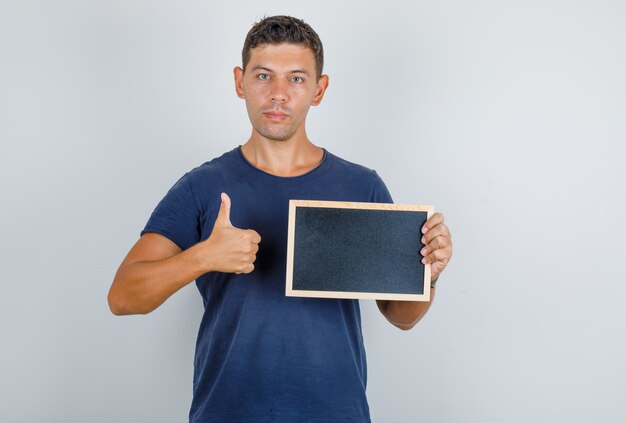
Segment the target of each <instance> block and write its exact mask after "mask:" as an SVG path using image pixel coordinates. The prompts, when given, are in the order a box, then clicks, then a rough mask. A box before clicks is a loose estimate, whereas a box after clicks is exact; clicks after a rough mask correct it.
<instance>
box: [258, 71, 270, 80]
mask: <svg viewBox="0 0 626 423" xmlns="http://www.w3.org/2000/svg"><path fill="white" fill-rule="evenodd" d="M258 78H259V79H261V80H263V81H267V80H268V79H270V76H269V75H268V74H266V73H260V74H259V76H258Z"/></svg>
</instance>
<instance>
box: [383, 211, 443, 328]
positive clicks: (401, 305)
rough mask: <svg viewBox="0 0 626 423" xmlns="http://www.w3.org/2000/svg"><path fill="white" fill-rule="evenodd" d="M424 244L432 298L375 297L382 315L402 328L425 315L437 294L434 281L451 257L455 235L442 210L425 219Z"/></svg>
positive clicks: (423, 251) (423, 254)
mask: <svg viewBox="0 0 626 423" xmlns="http://www.w3.org/2000/svg"><path fill="white" fill-rule="evenodd" d="M422 244H424V245H425V247H424V248H422V250H421V251H420V254H421V255H422V256H423V258H422V263H423V264H430V272H431V273H430V274H431V282H430V286H431V288H430V301H390V300H376V305H378V309H379V310H380V312H381V313H382V314H383V316H385V318H386V319H387V320H388V321H389V322H390V323H391V324H392V325H394V326H396V327H398V328H400V329H402V330H409V329H412V328H413V327H414V326H415V325H416V324H417V322H419V321H420V319H421V318H422V317H424V315H425V314H426V312H427V311H428V309H429V308H430V305H431V304H432V302H433V299H434V297H435V282H436V281H437V279H438V278H439V275H440V274H441V272H442V271H443V270H444V269H445V268H446V265H447V264H448V262H449V261H450V257H452V239H451V236H450V230H449V229H448V227H447V226H446V225H445V223H444V219H443V214H441V213H435V214H434V215H432V216H431V217H430V219H428V220H427V221H426V223H425V224H424V226H423V227H422Z"/></svg>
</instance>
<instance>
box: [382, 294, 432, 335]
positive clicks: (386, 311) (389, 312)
mask: <svg viewBox="0 0 626 423" xmlns="http://www.w3.org/2000/svg"><path fill="white" fill-rule="evenodd" d="M434 298H435V288H430V301H389V300H388V301H381V300H378V301H377V304H378V308H379V309H380V311H381V312H382V314H383V315H384V316H385V318H386V319H387V320H388V321H389V323H391V324H392V325H394V326H396V327H398V328H400V329H402V330H409V329H411V328H413V326H415V325H416V324H417V322H419V321H420V320H421V319H422V317H424V315H426V313H427V312H428V309H429V308H430V306H431V304H432V302H433V300H434Z"/></svg>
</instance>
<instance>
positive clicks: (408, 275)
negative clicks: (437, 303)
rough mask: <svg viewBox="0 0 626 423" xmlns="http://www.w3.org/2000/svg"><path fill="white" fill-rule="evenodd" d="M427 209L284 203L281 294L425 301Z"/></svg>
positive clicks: (429, 211) (427, 281)
mask: <svg viewBox="0 0 626 423" xmlns="http://www.w3.org/2000/svg"><path fill="white" fill-rule="evenodd" d="M432 213H433V208H432V206H419V205H406V204H383V203H355V202H337V201H309V200H290V202H289V231H288V242H287V284H286V295H287V296H297V297H317V298H355V299H377V300H408V301H430V265H423V264H422V262H421V260H422V256H421V254H420V250H421V249H422V248H423V247H424V245H423V244H422V243H421V241H420V239H421V237H422V234H421V229H422V226H423V225H424V223H425V222H426V220H427V219H428V218H429V217H430V216H431V214H432Z"/></svg>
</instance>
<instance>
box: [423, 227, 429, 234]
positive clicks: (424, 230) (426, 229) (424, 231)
mask: <svg viewBox="0 0 626 423" xmlns="http://www.w3.org/2000/svg"><path fill="white" fill-rule="evenodd" d="M426 232H428V228H427V227H426V226H422V233H423V234H425V233H426Z"/></svg>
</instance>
